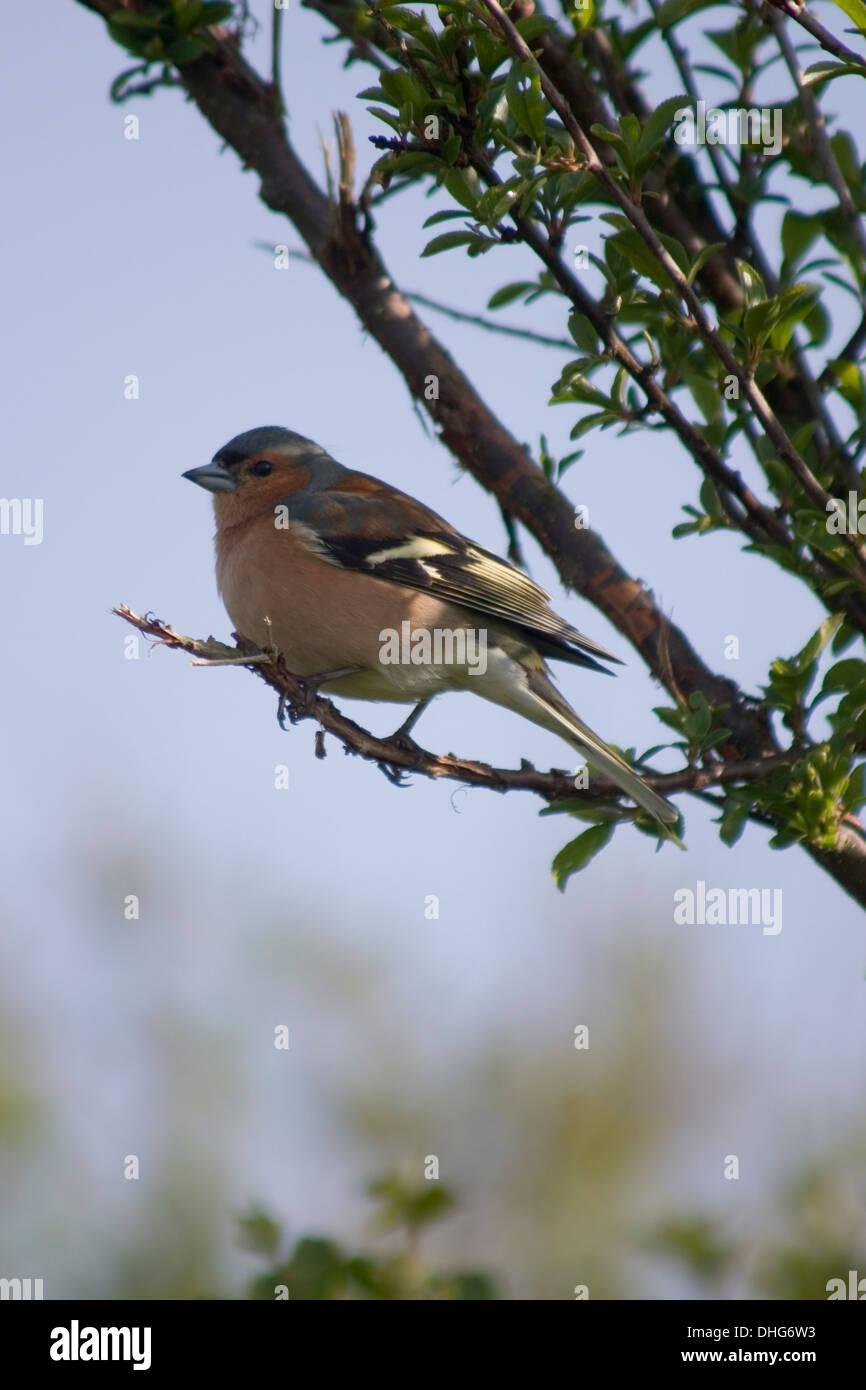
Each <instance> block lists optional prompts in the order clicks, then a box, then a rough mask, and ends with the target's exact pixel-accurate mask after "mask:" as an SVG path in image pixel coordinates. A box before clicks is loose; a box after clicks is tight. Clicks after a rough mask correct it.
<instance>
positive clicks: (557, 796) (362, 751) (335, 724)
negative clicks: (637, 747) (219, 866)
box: [113, 604, 802, 818]
mask: <svg viewBox="0 0 866 1390" xmlns="http://www.w3.org/2000/svg"><path fill="white" fill-rule="evenodd" d="M113 611H114V612H115V613H116V614H117V616H118V617H119V618H123V619H124V621H125V622H127V623H130V624H131V626H132V627H134V628H137V629H138V631H139V632H142V633H144V635H145V636H147V637H152V638H153V639H154V644H155V645H156V646H165V647H173V648H176V649H178V650H180V651H184V652H188V653H189V655H190V656H193V657H195V658H196V659H195V661H194V662H193V665H194V666H242V667H245V668H246V669H248V670H250V671H253V672H254V673H255V674H256V675H257V676H258V677H259V678H260V680H263V681H264V682H265V684H266V685H269V686H270V687H271V689H272V690H275V691H276V692H277V694H278V695H279V696H280V699H281V701H284V702H285V705H286V708H287V710H288V712H289V716H290V718H291V720H292V723H297V722H300V721H301V720H304V719H314V720H316V721H317V722H318V723H319V724H320V725H321V727H322V728H323V729H325V730H327V732H328V733H331V734H334V735H335V737H337V738H339V739H340V741H341V742H342V744H343V747H344V748H345V750H346V752H347V753H354V754H356V755H357V756H358V757H361V758H364V759H366V760H367V761H368V762H374V763H376V764H377V765H380V766H384V767H386V768H399V769H402V770H403V771H405V772H407V773H418V774H419V775H420V776H424V777H432V778H440V777H441V778H446V779H447V780H448V781H452V782H462V783H464V784H468V785H469V786H475V787H486V788H487V789H488V791H497V792H506V791H530V792H535V793H536V794H537V795H538V796H541V797H543V798H544V799H545V801H549V802H555V801H561V800H563V799H567V800H569V801H571V800H574V801H580V802H585V803H586V804H587V805H588V806H591V805H593V804H594V803H596V802H600V801H605V802H609V801H612V800H616V799H618V798H619V797H620V796H621V795H622V792H621V791H620V790H619V788H618V787H617V786H616V784H615V783H613V782H610V781H608V780H606V779H605V778H603V777H593V779H592V790H591V791H589V790H587V789H585V788H576V787H575V784H574V774H571V775H569V774H567V773H565V772H558V771H555V770H554V771H551V772H538V771H536V769H535V768H534V767H532V766H531V764H529V763H524V764H523V766H522V767H520V768H500V767H491V766H490V764H489V763H482V762H477V761H475V760H474V759H469V758H459V757H456V756H455V755H454V754H453V753H447V754H436V753H429V752H427V751H425V750H424V749H423V748H418V747H417V746H416V745H414V744H413V742H412V741H411V740H408V739H406V738H405V737H401V736H399V735H396V736H395V735H391V736H390V737H389V738H379V737H378V736H377V735H376V734H373V733H370V731H369V730H368V729H363V728H362V727H361V726H360V725H359V724H356V723H355V722H354V720H352V719H349V718H347V717H346V715H344V714H342V713H341V712H340V711H339V710H338V709H337V708H336V706H335V705H334V704H333V702H332V701H331V700H328V699H325V698H324V697H323V696H320V695H316V694H315V693H313V694H312V695H311V694H310V692H309V691H308V690H307V688H306V687H305V684H304V680H303V678H302V677H300V676H295V675H293V674H292V672H291V671H289V670H288V668H287V667H286V664H285V661H284V660H283V658H282V656H280V654H279V653H278V652H276V651H267V650H262V649H261V648H259V647H256V646H254V645H253V643H251V642H238V643H237V644H236V645H235V646H233V647H230V646H227V645H226V644H225V643H224V642H218V641H216V640H215V639H214V638H213V637H209V638H207V640H206V641H205V640H202V639H200V638H196V637H184V636H183V635H182V634H181V633H179V632H175V631H174V629H173V628H172V627H170V626H169V625H168V624H167V623H164V622H162V620H161V619H159V618H154V617H151V616H150V615H149V614H145V615H143V616H142V615H141V614H139V613H135V612H133V610H132V609H131V608H128V607H127V606H126V604H119V605H118V606H117V608H115V609H114V610H113ZM317 756H319V757H323V756H324V753H323V752H317ZM798 757H802V752H800V753H799V754H792V753H776V754H770V755H768V756H767V757H763V758H750V759H745V760H743V761H741V762H715V763H707V764H706V765H703V766H700V767H686V768H683V769H682V770H681V771H679V772H667V773H661V772H647V771H645V770H644V769H641V774H640V775H641V778H642V780H643V781H644V782H646V784H647V786H648V787H652V789H653V791H657V792H659V793H660V794H661V795H667V794H669V793H672V792H703V791H705V790H706V789H707V788H708V787H717V786H728V785H730V784H731V783H734V782H740V783H750V782H762V781H764V780H765V779H766V778H768V777H769V776H770V775H771V774H772V773H773V772H774V771H775V769H776V768H778V767H785V766H789V765H790V764H791V763H793V762H795V761H796V760H797V758H798ZM632 815H633V813H632V812H630V811H628V812H627V811H626V810H625V808H623V816H624V817H628V818H631V817H632Z"/></svg>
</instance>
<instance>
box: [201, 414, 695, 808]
mask: <svg viewBox="0 0 866 1390" xmlns="http://www.w3.org/2000/svg"><path fill="white" fill-rule="evenodd" d="M183 476H184V477H185V478H189V479H190V481H191V482H194V483H198V485H199V486H200V487H203V488H207V490H208V491H209V492H212V493H213V494H214V512H215V515H216V524H217V532H216V557H217V563H216V569H217V584H218V587H219V591H220V594H221V596H222V598H223V601H224V603H225V606H226V608H227V610H228V613H229V616H230V617H231V620H232V622H233V624H234V626H235V628H236V630H237V632H238V633H239V634H240V635H241V636H243V637H246V638H248V639H250V640H251V641H253V642H255V643H256V644H257V645H258V646H260V647H266V646H269V645H272V646H275V647H277V648H278V650H279V651H280V652H281V653H282V655H283V657H284V658H285V661H286V665H287V666H288V668H289V670H290V671H291V672H292V673H293V674H294V675H297V676H301V677H307V678H309V679H311V680H315V681H316V684H317V685H318V686H319V687H320V688H321V690H322V692H323V693H324V694H328V695H330V694H333V695H344V696H348V697H351V698H353V699H361V700H388V701H396V702H404V703H413V704H415V705H416V706H417V708H416V709H415V711H414V712H413V713H412V714H411V715H410V717H409V719H408V720H407V721H406V723H405V724H404V725H403V731H404V732H406V733H408V730H409V729H410V728H411V727H412V725H413V724H414V721H415V719H416V718H417V716H418V714H420V712H421V710H422V709H423V707H424V705H426V703H427V702H428V701H429V700H430V699H431V698H432V697H433V696H434V695H437V694H439V693H440V692H441V691H446V690H472V691H474V692H475V694H476V695H482V696H483V697H484V698H485V699H486V700H492V701H494V703H496V704H499V705H505V706H506V707H507V708H508V709H512V710H515V711H516V712H517V713H518V714H522V715H523V716H524V717H525V718H527V719H531V720H532V721H533V723H535V724H540V725H541V727H542V728H544V729H550V730H552V731H553V732H554V733H556V734H559V735H560V736H561V737H562V738H564V739H565V740H566V742H568V743H569V744H571V746H572V747H573V748H576V749H577V751H578V752H579V753H580V754H581V755H582V756H583V757H584V758H586V760H587V761H588V762H589V763H591V764H592V765H593V766H594V767H596V768H597V769H598V770H599V771H600V772H602V773H603V774H604V775H605V776H607V777H609V778H610V780H611V781H613V782H615V783H616V785H617V786H618V787H620V788H621V789H622V791H623V792H625V793H626V795H627V796H629V797H630V798H631V799H632V800H633V801H635V802H637V804H638V805H639V806H642V807H643V808H644V809H645V810H646V811H649V812H650V814H651V815H653V816H655V817H656V819H657V820H659V821H660V822H661V823H662V824H663V825H672V824H673V823H674V822H675V821H676V820H677V812H676V810H675V809H674V807H673V806H671V805H670V803H669V802H667V801H665V800H663V798H662V797H660V796H657V795H656V793H655V792H653V791H651V790H650V788H649V787H647V786H646V785H645V784H644V783H643V782H642V781H641V779H640V777H638V775H637V774H636V773H635V772H634V771H633V770H632V769H631V768H630V767H629V766H628V764H627V763H626V762H624V761H623V759H622V758H621V757H620V756H619V754H618V753H615V752H614V751H613V749H612V748H609V747H608V746H607V744H606V743H604V742H603V741H602V740H601V739H600V738H599V737H598V736H597V735H596V734H594V733H593V731H592V730H591V729H589V728H588V727H587V726H586V724H584V723H583V721H582V720H581V719H580V718H579V717H578V716H577V714H576V713H575V712H574V710H573V709H572V708H571V706H570V705H569V704H567V702H566V701H565V700H564V699H563V697H562V695H560V693H559V691H558V690H557V689H556V687H555V686H554V684H553V682H552V681H551V679H550V675H549V672H548V670H547V666H546V665H545V658H550V659H554V660H559V661H568V662H570V663H571V664H572V665H574V666H585V667H590V668H592V669H593V670H596V671H604V673H605V674H606V675H610V674H612V672H609V671H607V669H606V668H605V667H604V666H602V665H601V664H600V663H599V661H597V660H596V659H595V658H596V657H601V658H603V659H604V660H607V661H617V658H616V657H614V656H611V654H610V653H609V652H607V651H605V649H604V647H602V646H600V645H599V643H598V642H593V641H592V640H591V639H590V638H589V637H584V636H583V634H582V633H580V632H578V631H577V629H576V628H573V627H571V626H570V625H569V624H568V623H566V622H564V621H563V619H562V618H559V617H557V615H556V614H555V613H554V612H553V610H552V609H551V608H550V606H549V603H548V598H549V595H548V594H546V593H545V592H544V590H543V589H541V588H539V586H538V585H537V584H534V583H533V581H532V580H531V579H529V578H528V577H527V576H526V575H525V574H524V573H523V571H522V570H519V569H517V568H515V566H514V565H511V564H508V563H507V562H506V561H505V560H500V559H499V558H498V556H496V555H493V554H492V553H491V552H490V551H489V550H485V549H484V548H483V547H482V546H480V545H475V544H474V543H473V542H472V541H469V540H467V539H466V537H465V536H462V535H461V534H460V532H459V531H456V530H455V529H454V527H453V526H449V524H448V522H447V521H443V519H442V518H441V517H440V516H437V515H436V513H435V512H432V511H430V510H429V508H427V507H425V506H424V505H423V504H422V503H421V502H417V501H416V500H415V498H414V497H409V496H408V495H407V494H406V493H404V492H399V491H398V490H397V489H396V488H394V487H391V486H390V484H388V483H384V482H380V481H379V480H378V479H376V478H371V477H369V476H368V475H367V474H366V473H356V472H354V471H352V470H351V469H349V468H344V467H343V465H342V464H340V463H337V461H336V459H333V458H331V456H330V454H328V453H326V452H325V450H324V449H322V448H321V447H320V446H319V445H318V444H314V443H313V441H312V440H310V439H305V438H304V437H303V435H300V434H295V433H294V432H293V431H292V430H287V429H282V428H280V427H279V426H276V425H266V426H264V427H263V428H261V429H255V430H249V431H248V432H247V433H245V434H239V435H237V437H236V438H235V439H232V440H230V441H229V443H228V444H226V445H224V446H223V448H222V449H220V450H219V452H218V453H216V454H215V455H214V457H213V461H212V462H211V463H209V464H206V465H205V466H204V467H202V468H191V469H189V470H188V472H186V473H184V475H183ZM267 620H270V621H269V622H268V621H267Z"/></svg>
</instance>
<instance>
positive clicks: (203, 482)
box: [183, 460, 238, 492]
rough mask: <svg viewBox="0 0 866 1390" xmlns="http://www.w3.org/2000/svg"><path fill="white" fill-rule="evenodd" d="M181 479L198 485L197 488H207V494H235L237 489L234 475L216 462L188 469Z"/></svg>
mask: <svg viewBox="0 0 866 1390" xmlns="http://www.w3.org/2000/svg"><path fill="white" fill-rule="evenodd" d="M183 477H184V478H189V480H190V482H191V483H198V485H199V487H203V488H207V490H208V492H236V491H237V487H238V482H237V478H235V476H234V474H232V473H230V472H229V470H228V469H227V468H226V466H225V464H222V463H217V462H216V460H214V461H213V463H206V464H204V466H203V467H202V468H188V469H187V471H186V473H184V474H183Z"/></svg>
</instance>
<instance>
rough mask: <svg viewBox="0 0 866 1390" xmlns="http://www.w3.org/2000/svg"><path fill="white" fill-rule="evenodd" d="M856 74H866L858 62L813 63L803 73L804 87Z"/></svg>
mask: <svg viewBox="0 0 866 1390" xmlns="http://www.w3.org/2000/svg"><path fill="white" fill-rule="evenodd" d="M853 74H856V75H857V76H858V77H864V76H866V70H864V69H863V68H862V67H861V66H860V64H859V63H830V62H826V61H825V62H823V63H813V64H812V66H811V67H810V68H807V69H806V71H805V72H804V73H803V86H804V87H817V85H818V83H819V82H832V81H833V79H834V78H835V77H847V76H849V75H853Z"/></svg>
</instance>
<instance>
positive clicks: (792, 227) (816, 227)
mask: <svg viewBox="0 0 866 1390" xmlns="http://www.w3.org/2000/svg"><path fill="white" fill-rule="evenodd" d="M820 233H821V216H820V214H818V215H817V216H810V215H809V214H807V213H803V212H794V211H793V210H791V211H789V212H786V213H785V216H784V217H783V219H782V250H783V252H784V253H785V260H786V261H798V260H800V258H801V256H803V255H804V254H805V253H806V251H808V249H809V247H810V246H811V245H812V243H813V242H814V241H815V240H816V239H817V237H818V236H820Z"/></svg>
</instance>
